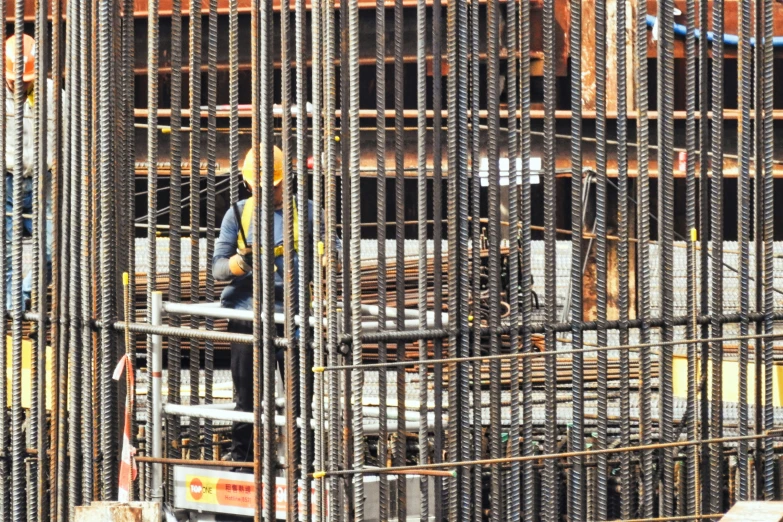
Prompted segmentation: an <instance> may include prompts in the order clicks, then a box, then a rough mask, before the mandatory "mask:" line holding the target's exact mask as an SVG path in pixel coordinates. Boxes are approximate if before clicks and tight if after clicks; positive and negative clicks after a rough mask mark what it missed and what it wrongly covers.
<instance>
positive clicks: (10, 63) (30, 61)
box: [5, 34, 35, 82]
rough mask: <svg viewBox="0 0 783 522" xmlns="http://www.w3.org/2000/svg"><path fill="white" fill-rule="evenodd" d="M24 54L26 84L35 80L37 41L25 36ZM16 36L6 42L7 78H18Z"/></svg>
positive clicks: (23, 42) (27, 35)
mask: <svg viewBox="0 0 783 522" xmlns="http://www.w3.org/2000/svg"><path fill="white" fill-rule="evenodd" d="M22 47H23V54H24V73H23V74H24V76H23V79H24V81H26V82H31V81H33V80H34V79H35V40H34V39H33V37H32V36H30V35H29V34H25V35H24V38H23V40H22ZM15 67H16V35H11V36H10V37H9V38H8V39H7V40H6V41H5V74H6V77H7V78H13V79H15V78H16V70H15Z"/></svg>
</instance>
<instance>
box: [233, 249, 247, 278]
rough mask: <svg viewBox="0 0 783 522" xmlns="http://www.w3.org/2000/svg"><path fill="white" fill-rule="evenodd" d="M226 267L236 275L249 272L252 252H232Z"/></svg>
mask: <svg viewBox="0 0 783 522" xmlns="http://www.w3.org/2000/svg"><path fill="white" fill-rule="evenodd" d="M228 269H229V271H230V272H231V274H232V275H234V276H236V277H240V276H243V275H246V274H248V273H250V271H251V270H252V269H253V259H252V254H244V255H243V254H239V253H237V254H234V255H233V256H231V257H230V258H229V260H228Z"/></svg>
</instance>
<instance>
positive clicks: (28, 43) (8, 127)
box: [5, 34, 66, 310]
mask: <svg viewBox="0 0 783 522" xmlns="http://www.w3.org/2000/svg"><path fill="white" fill-rule="evenodd" d="M22 47H23V50H24V76H23V81H24V85H23V86H22V90H23V91H24V92H25V93H26V96H25V102H24V107H23V110H24V131H23V134H22V170H21V172H19V171H18V170H16V169H17V167H16V156H15V155H16V144H17V142H16V132H15V120H16V105H15V88H16V84H15V81H16V36H11V37H10V38H8V39H7V40H6V41H5V83H6V86H5V88H6V92H5V114H6V120H5V168H6V174H5V194H6V195H5V212H6V217H5V243H6V255H5V283H6V303H5V304H6V309H7V310H10V309H11V308H12V305H13V302H12V296H11V277H12V273H13V272H12V268H11V257H12V255H11V239H12V237H13V227H12V222H13V219H12V217H11V213H12V212H13V210H14V198H13V194H14V183H22V187H23V197H22V202H21V204H22V213H23V214H25V215H28V216H29V215H30V214H33V213H34V209H33V176H35V175H37V172H36V165H35V163H34V161H35V141H34V125H35V103H36V100H35V89H34V85H33V82H34V80H35V57H36V48H35V40H34V39H33V37H32V36H30V35H28V34H25V35H24V36H23V42H22ZM46 88H47V96H46V99H47V111H46V117H47V130H46V138H47V142H46V143H47V147H48V151H47V155H46V156H47V157H46V166H47V171H48V172H47V175H46V188H45V191H46V203H45V204H46V222H47V223H46V263H47V270H48V273H51V253H52V197H51V167H52V160H53V157H54V143H55V139H54V130H55V129H54V117H55V111H54V104H53V103H52V93H53V90H54V84H53V82H52V80H49V79H47V80H46ZM65 99H66V98H65V97H64V96H63V101H65ZM23 227H24V233H25V234H28V235H29V234H32V230H33V221H32V219H31V218H29V217H25V218H24V219H23ZM25 268H28V267H25ZM32 281H33V273H32V270H27V275H26V276H25V278H24V280H23V282H22V303H21V304H22V305H23V306H25V307H28V306H29V302H30V293H31V290H32Z"/></svg>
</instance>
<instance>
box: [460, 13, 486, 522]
mask: <svg viewBox="0 0 783 522" xmlns="http://www.w3.org/2000/svg"><path fill="white" fill-rule="evenodd" d="M479 10H480V7H479V4H478V3H475V2H471V4H470V124H471V127H470V130H471V135H470V141H471V143H470V145H471V151H470V153H471V176H472V180H471V208H470V214H471V216H473V217H475V218H478V217H479V216H480V215H481V175H480V174H481V172H480V171H481V161H480V160H479V157H480V146H481V125H480V124H479V122H480V118H479V110H480V104H481V73H480V66H481V62H480V59H479V39H480V37H479V35H480V32H479V31H480V27H479ZM471 229H472V231H471V234H472V235H471V238H470V239H471V258H472V263H473V267H472V268H473V270H472V272H471V277H472V284H473V287H472V290H471V291H472V301H473V306H472V310H471V311H472V314H473V325H472V326H473V328H472V337H473V338H472V350H473V356H474V357H476V356H479V355H481V325H482V321H481V319H482V310H481V220H480V219H473V220H472V222H471ZM471 367H472V370H473V372H472V379H473V397H472V399H473V404H472V406H473V440H472V444H473V451H472V452H471V453H470V455H471V458H473V459H481V458H483V457H484V456H485V455H484V453H483V446H484V430H483V427H482V422H481V368H482V363H481V361H476V362H474V363H472V364H471ZM464 436H468V434H467V433H465V434H464ZM472 473H473V521H474V522H482V521H483V520H484V495H483V490H484V480H483V474H482V467H481V466H473V467H472ZM464 515H465V519H466V520H467V519H468V517H469V515H470V514H469V513H465V514H464Z"/></svg>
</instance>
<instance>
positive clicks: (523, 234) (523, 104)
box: [510, 2, 536, 522]
mask: <svg viewBox="0 0 783 522" xmlns="http://www.w3.org/2000/svg"><path fill="white" fill-rule="evenodd" d="M519 18H520V24H519V25H520V27H519V36H520V44H519V56H520V81H519V99H520V113H521V114H520V142H521V143H520V149H519V152H520V159H521V172H520V176H521V179H522V187H521V200H520V206H521V212H522V227H521V230H520V234H519V235H520V238H521V243H522V245H521V246H522V248H521V262H520V266H521V271H520V281H519V283H520V286H521V288H520V289H521V291H522V297H521V303H520V305H521V319H522V325H523V329H522V351H523V352H526V353H527V352H530V351H532V350H533V342H532V336H531V333H530V329H529V325H530V322H531V319H532V306H533V298H532V290H533V288H532V286H533V278H532V276H531V251H530V250H531V240H532V235H531V231H530V224H531V203H532V197H531V193H530V176H531V173H530V155H531V135H530V98H531V96H530V40H531V38H530V3H529V2H520V3H519ZM510 240H511V241H518V239H517V237H516V234H513V232H512V233H511V234H510ZM522 391H523V394H522V397H523V403H522V454H523V455H524V456H528V455H532V453H533V418H532V417H533V404H532V403H533V400H532V399H533V368H532V361H531V360H530V358H529V357H526V358H525V359H523V360H522ZM522 469H523V481H524V487H525V495H524V502H523V504H522V505H523V506H524V520H525V522H532V521H533V520H534V517H535V512H536V510H535V508H534V503H535V494H536V492H535V490H536V485H535V474H534V473H535V472H534V470H533V463H532V462H525V463H523V464H522Z"/></svg>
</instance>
